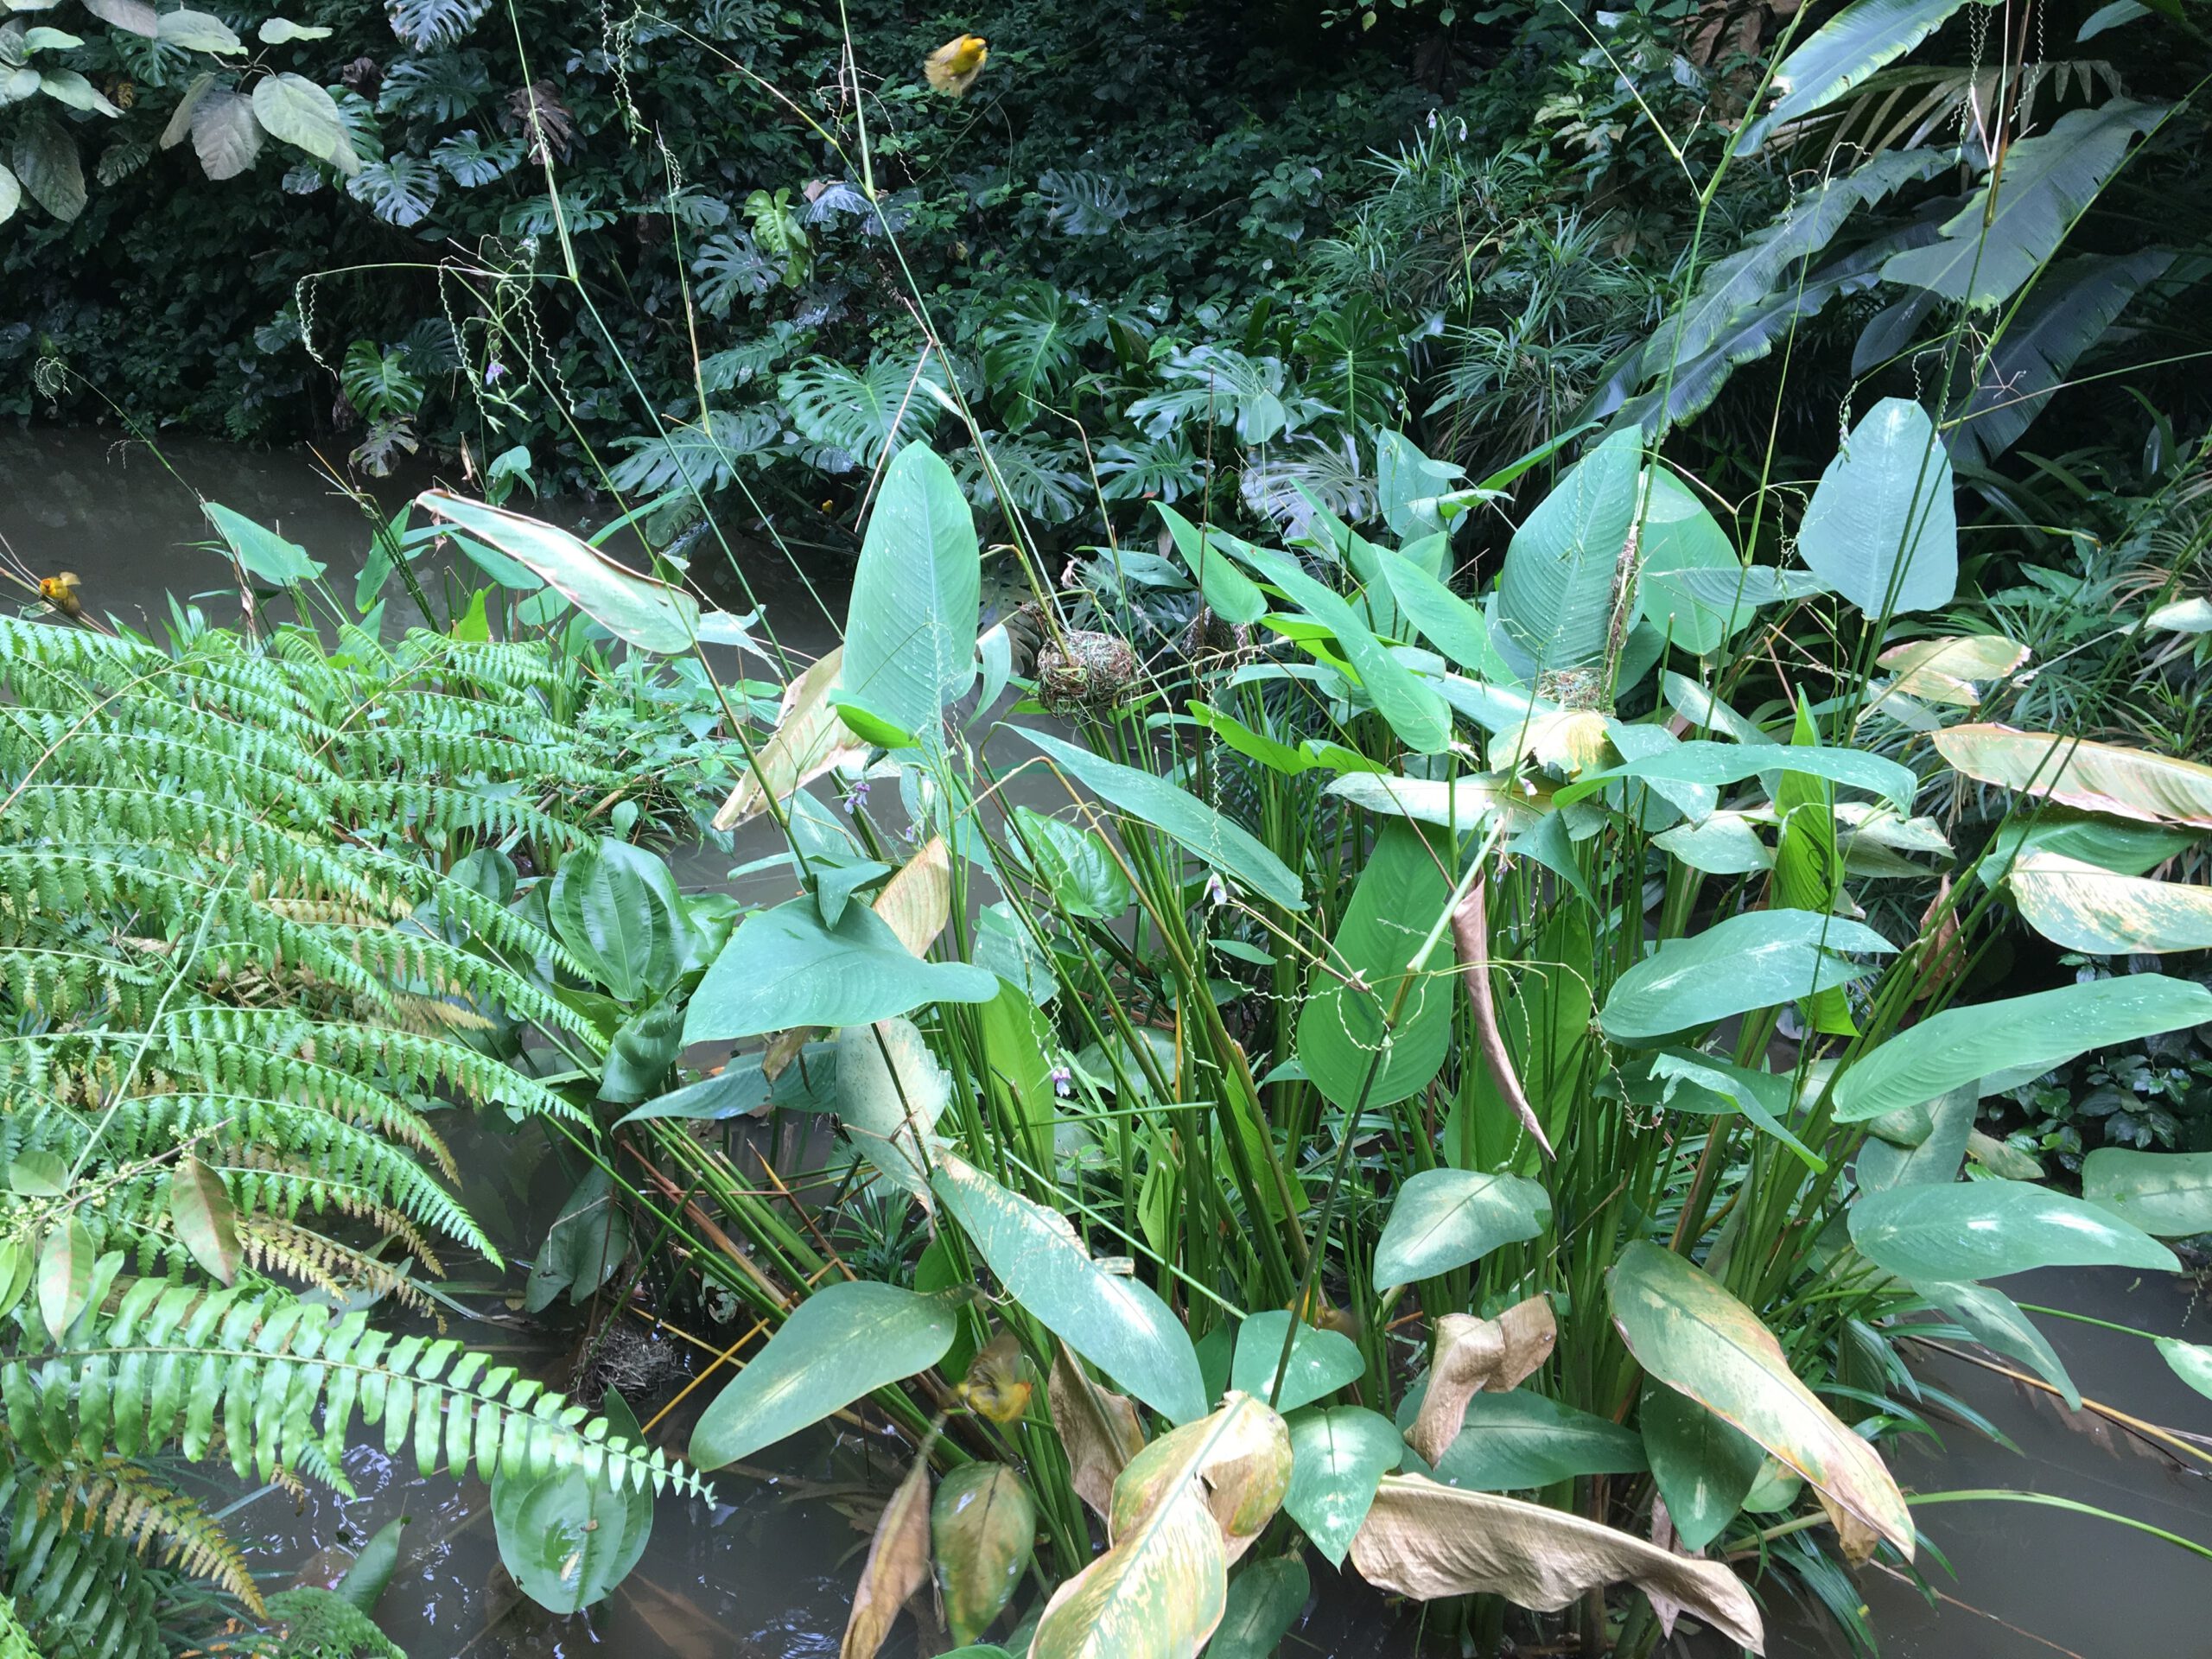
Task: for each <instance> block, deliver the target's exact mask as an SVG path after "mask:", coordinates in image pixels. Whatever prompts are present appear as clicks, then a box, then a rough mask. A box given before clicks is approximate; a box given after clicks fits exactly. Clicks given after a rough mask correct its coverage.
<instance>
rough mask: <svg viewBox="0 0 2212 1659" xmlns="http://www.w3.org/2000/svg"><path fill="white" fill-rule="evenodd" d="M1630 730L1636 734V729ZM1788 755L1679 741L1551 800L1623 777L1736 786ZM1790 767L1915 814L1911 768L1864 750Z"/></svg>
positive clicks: (1794, 759) (1805, 753)
mask: <svg viewBox="0 0 2212 1659" xmlns="http://www.w3.org/2000/svg"><path fill="white" fill-rule="evenodd" d="M1627 729H1629V730H1630V731H1635V730H1637V729H1639V728H1637V727H1630V728H1627ZM1782 763H1783V753H1782V750H1781V747H1780V746H1778V745H1777V746H1773V747H1770V746H1767V745H1764V744H1749V743H1720V742H1715V741H1713V740H1712V739H1710V738H1693V739H1691V740H1690V741H1688V742H1687V743H1677V744H1675V746H1674V747H1671V748H1664V749H1656V750H1655V751H1653V752H1652V753H1649V754H1647V755H1643V756H1641V757H1639V758H1637V759H1636V760H1630V761H1627V762H1626V763H1624V765H1621V766H1609V767H1607V768H1606V769H1605V771H1603V772H1589V773H1586V775H1584V776H1583V777H1581V778H1579V779H1576V780H1575V781H1574V782H1573V783H1572V784H1570V785H1567V787H1566V788H1565V789H1562V790H1559V791H1556V792H1554V795H1553V796H1552V804H1554V806H1571V805H1573V804H1574V803H1575V802H1577V801H1579V800H1581V799H1583V798H1585V797H1586V796H1590V795H1595V794H1597V793H1599V791H1602V790H1604V789H1605V787H1606V785H1609V784H1612V783H1616V782H1618V781H1619V780H1621V779H1643V781H1645V782H1647V783H1655V784H1657V783H1675V784H1700V785H1706V786H1707V787H1713V788H1717V787H1719V785H1723V784H1732V783H1737V782H1739V781H1741V780H1742V779H1745V778H1751V777H1756V776H1757V775H1758V774H1759V773H1761V772H1779V771H1781V770H1782V769H1783V765H1782ZM1788 766H1789V770H1790V771H1792V772H1803V773H1804V774H1805V775H1806V776H1808V777H1810V778H1825V779H1827V780H1828V781H1830V782H1831V783H1838V784H1847V785H1850V786H1851V787H1852V788H1853V789H1863V790H1866V791H1868V792H1870V793H1872V794H1876V795H1881V796H1885V797H1887V798H1889V799H1890V800H1891V801H1892V802H1894V803H1895V804H1897V809H1898V810H1900V811H1910V810H1911V808H1912V798H1913V795H1914V793H1915V791H1917V790H1918V788H1919V786H1920V780H1919V779H1917V778H1916V777H1915V776H1914V775H1913V772H1912V769H1911V768H1910V766H1900V765H1898V764H1897V762H1896V761H1894V760H1890V759H1888V758H1887V757H1885V756H1883V755H1878V754H1868V753H1866V752H1865V751H1864V750H1861V749H1827V748H1821V749H1802V750H1794V751H1793V752H1792V753H1789V756H1788Z"/></svg>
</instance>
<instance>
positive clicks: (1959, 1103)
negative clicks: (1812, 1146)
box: [1856, 1083, 1981, 1192]
mask: <svg viewBox="0 0 2212 1659" xmlns="http://www.w3.org/2000/svg"><path fill="white" fill-rule="evenodd" d="M1980 1105H1981V1090H1980V1085H1979V1084H1972V1083H1968V1084H1961V1085H1960V1086H1959V1087H1958V1088H1956V1089H1954V1090H1951V1092H1950V1093H1948V1095H1945V1096H1943V1097H1942V1099H1940V1100H1937V1101H1936V1102H1933V1103H1931V1104H1930V1105H1929V1118H1930V1120H1931V1122H1930V1126H1929V1131H1928V1134H1927V1135H1926V1136H1925V1138H1923V1140H1922V1141H1920V1143H1919V1144H1918V1145H1917V1146H1912V1147H1900V1146H1896V1145H1894V1144H1892V1143H1891V1142H1890V1141H1885V1140H1882V1139H1880V1138H1879V1137H1878V1135H1869V1136H1868V1137H1867V1139H1866V1144H1864V1145H1863V1146H1861V1147H1859V1161H1858V1164H1857V1166H1856V1168H1857V1173H1858V1176H1859V1188H1860V1190H1861V1191H1863V1192H1880V1191H1882V1190H1883V1189H1884V1188H1885V1187H1891V1186H1942V1185H1948V1184H1949V1183H1951V1182H1953V1181H1955V1180H1957V1179H1959V1171H1960V1170H1961V1169H1962V1168H1964V1167H1965V1166H1966V1161H1967V1136H1968V1135H1972V1134H1973V1133H1974V1115H1975V1113H1976V1111H1977V1110H1978V1109H1980Z"/></svg>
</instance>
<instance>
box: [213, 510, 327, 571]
mask: <svg viewBox="0 0 2212 1659" xmlns="http://www.w3.org/2000/svg"><path fill="white" fill-rule="evenodd" d="M200 510H201V511H202V512H205V513H207V518H208V521H209V522H210V523H212V524H213V525H214V526H215V528H216V530H217V531H219V532H221V535H222V537H223V540H224V541H225V542H226V543H229V546H230V550H231V551H232V553H233V554H234V555H235V556H237V558H238V563H240V564H242V565H244V566H245V573H246V575H250V576H252V577H255V578H256V579H257V580H259V581H262V582H267V583H269V584H270V586H271V587H272V588H289V587H290V586H291V585H292V584H293V583H294V582H312V581H314V580H315V578H316V577H317V576H320V575H321V574H322V573H323V569H324V567H323V566H322V565H321V563H317V562H316V561H315V560H314V559H311V558H309V557H308V554H307V550H306V549H305V548H303V547H302V546H300V544H299V543H296V542H288V541H286V540H285V539H284V538H283V537H282V536H279V535H278V534H277V532H276V531H273V530H269V529H266V528H264V526H262V525H260V524H255V523H254V522H253V520H252V519H251V518H247V517H246V516H245V514H244V513H242V512H232V511H231V509H230V508H228V507H226V506H223V505H220V504H219V503H217V502H213V501H206V502H202V503H201V504H200Z"/></svg>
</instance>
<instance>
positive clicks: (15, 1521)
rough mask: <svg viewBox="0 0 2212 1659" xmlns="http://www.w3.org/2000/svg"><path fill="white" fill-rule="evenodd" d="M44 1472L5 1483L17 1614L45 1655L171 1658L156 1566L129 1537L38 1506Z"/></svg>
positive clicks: (0, 1494)
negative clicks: (159, 1614) (68, 1520)
mask: <svg viewBox="0 0 2212 1659" xmlns="http://www.w3.org/2000/svg"><path fill="white" fill-rule="evenodd" d="M40 1484H41V1473H40V1471H31V1470H26V1469H23V1468H21V1467H18V1468H16V1470H14V1471H11V1472H10V1474H9V1476H8V1477H7V1478H6V1480H5V1481H4V1483H0V1506H4V1507H5V1508H6V1509H7V1510H8V1512H9V1526H8V1553H7V1558H6V1561H5V1563H4V1570H5V1573H6V1575H7V1582H8V1591H9V1593H10V1596H12V1597H13V1598H14V1599H15V1604H16V1618H18V1619H20V1620H21V1621H22V1625H23V1628H24V1629H26V1630H29V1632H30V1635H31V1639H32V1641H33V1642H34V1643H35V1644H36V1649H37V1651H38V1652H39V1653H40V1654H41V1655H43V1656H45V1659H165V1656H166V1655H167V1654H168V1643H166V1642H164V1641H163V1640H162V1630H161V1625H160V1623H159V1621H158V1619H157V1618H156V1607H157V1605H158V1599H159V1597H158V1591H157V1588H156V1573H155V1570H154V1569H153V1568H151V1567H149V1566H148V1565H147V1564H146V1563H145V1562H144V1561H143V1560H141V1559H140V1558H139V1555H138V1553H137V1551H136V1550H134V1549H132V1548H130V1545H129V1544H127V1543H126V1542H124V1541H123V1540H122V1539H120V1538H117V1537H112V1536H111V1535H108V1534H107V1533H105V1532H102V1531H99V1530H98V1529H92V1528H79V1527H66V1526H63V1525H62V1524H61V1523H60V1517H59V1516H45V1515H41V1513H40V1512H39V1503H38V1492H39V1487H40Z"/></svg>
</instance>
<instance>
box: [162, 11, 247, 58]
mask: <svg viewBox="0 0 2212 1659" xmlns="http://www.w3.org/2000/svg"><path fill="white" fill-rule="evenodd" d="M155 33H156V36H157V37H158V38H160V39H161V40H163V41H167V42H168V44H169V45H171V46H176V47H181V48H184V50H186V51H188V52H221V53H226V54H227V53H234V52H243V51H245V41H241V40H240V39H238V35H237V34H236V33H235V32H233V31H232V28H231V26H230V25H229V24H228V23H226V22H224V21H223V20H222V19H221V18H219V17H217V16H213V15H212V14H210V13H207V12H204V11H192V10H182V11H168V12H163V13H162V15H161V16H160V17H159V18H158V19H157V20H156V25H155Z"/></svg>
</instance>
